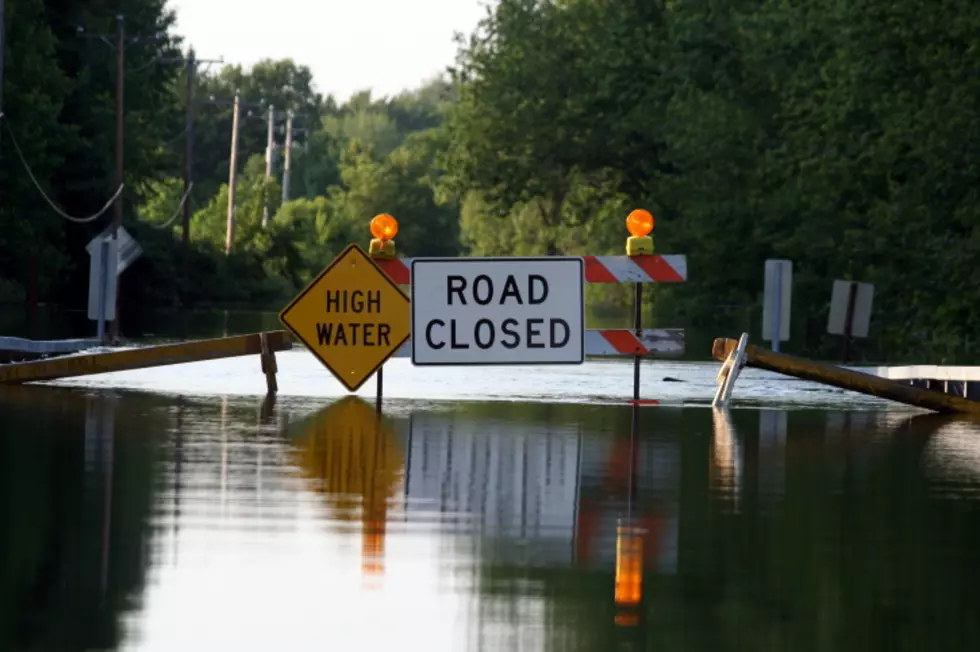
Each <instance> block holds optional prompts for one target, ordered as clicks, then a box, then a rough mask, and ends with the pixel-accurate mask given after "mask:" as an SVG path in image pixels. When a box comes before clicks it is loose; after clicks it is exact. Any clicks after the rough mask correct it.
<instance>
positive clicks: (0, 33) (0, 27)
mask: <svg viewBox="0 0 980 652" xmlns="http://www.w3.org/2000/svg"><path fill="white" fill-rule="evenodd" d="M3 5H4V0H0V122H2V121H3V49H4V47H5V46H4V34H5V29H4V28H5V26H6V23H5V22H4V7H3ZM2 137H3V126H2V125H0V138H2Z"/></svg>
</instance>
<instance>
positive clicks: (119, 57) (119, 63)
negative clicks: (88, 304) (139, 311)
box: [110, 14, 126, 341]
mask: <svg viewBox="0 0 980 652" xmlns="http://www.w3.org/2000/svg"><path fill="white" fill-rule="evenodd" d="M125 59H126V27H125V25H124V24H123V16H122V14H119V15H118V16H116V187H117V188H118V187H119V186H121V185H122V184H123V134H124V133H125V131H126V130H125V129H124V128H123V104H124V103H123V93H124V92H125V79H126V69H125V67H124V66H125ZM122 202H123V198H122V193H119V196H118V197H116V203H115V206H113V209H114V211H115V214H116V215H115V219H114V220H113V222H112V239H113V240H115V241H116V245H118V244H119V227H120V226H122V221H123V205H122ZM115 262H116V261H113V268H114V267H115ZM110 273H113V274H115V273H116V270H115V269H112V270H111V271H110ZM119 276H121V274H120V275H119ZM121 280H122V279H121V278H116V318H115V319H113V320H112V339H113V341H116V340H118V339H119V316H120V315H119V309H120V307H121V304H122V301H121V300H120V297H121V295H122V292H121V291H120V289H119V288H120V283H119V281H121Z"/></svg>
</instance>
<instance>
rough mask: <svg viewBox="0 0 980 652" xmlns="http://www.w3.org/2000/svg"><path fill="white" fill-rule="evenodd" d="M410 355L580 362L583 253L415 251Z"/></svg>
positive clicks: (425, 360) (440, 360)
mask: <svg viewBox="0 0 980 652" xmlns="http://www.w3.org/2000/svg"><path fill="white" fill-rule="evenodd" d="M411 279H412V282H411V283H412V292H411V294H412V362H413V363H414V364H416V365H419V366H425V365H522V364H581V363H582V362H584V361H585V285H584V284H585V274H584V262H583V260H582V259H581V258H566V257H547V258H416V259H414V260H413V261H412V274H411Z"/></svg>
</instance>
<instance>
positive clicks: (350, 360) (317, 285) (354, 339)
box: [279, 244, 411, 392]
mask: <svg viewBox="0 0 980 652" xmlns="http://www.w3.org/2000/svg"><path fill="white" fill-rule="evenodd" d="M279 320H280V321H281V322H282V323H283V324H284V325H285V326H286V328H288V329H289V330H290V331H291V332H292V333H293V335H295V336H296V337H297V338H298V339H299V340H300V341H301V342H302V343H303V344H304V345H306V348H308V349H309V350H310V351H311V352H312V353H313V355H315V356H316V357H317V358H318V359H319V360H320V362H322V363H323V365H324V366H325V367H326V368H327V369H329V370H330V371H331V372H333V375H334V376H336V377H337V380H339V381H340V382H341V383H342V384H343V385H344V387H346V388H347V389H348V390H350V391H352V392H353V391H356V390H357V389H358V388H359V387H360V386H361V385H363V384H364V382H365V381H366V380H367V379H368V378H370V377H371V375H372V374H374V372H376V371H377V370H378V369H379V368H380V367H381V365H383V364H384V363H385V361H386V360H387V359H388V358H390V357H391V356H392V354H394V353H395V352H396V351H397V350H398V349H399V348H400V347H401V346H402V345H403V344H404V343H405V342H406V341H407V340H408V337H409V334H410V332H411V331H410V330H409V329H410V327H411V324H410V311H409V303H408V297H407V296H405V293H404V292H402V291H401V289H400V288H399V287H398V286H397V285H395V283H394V282H393V281H392V280H391V279H390V278H388V275H387V274H385V273H384V272H383V271H381V269H379V268H378V266H377V265H376V264H375V263H374V261H373V260H371V258H369V257H368V255H367V254H366V253H364V250H363V249H361V248H360V247H359V246H357V245H356V244H354V245H350V246H349V247H347V248H346V249H345V250H344V251H343V252H342V253H341V254H340V255H339V256H337V258H335V259H334V261H333V262H332V263H330V265H328V266H327V268H326V269H324V270H323V271H322V272H320V275H319V276H317V277H316V278H315V279H313V280H312V281H311V282H310V284H309V285H307V286H306V288H305V289H304V290H303V291H302V292H300V293H299V295H298V296H297V297H296V298H295V299H293V300H292V301H291V302H290V303H289V305H287V306H286V307H285V308H283V310H282V312H280V313H279Z"/></svg>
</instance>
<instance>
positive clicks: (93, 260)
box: [85, 226, 143, 344]
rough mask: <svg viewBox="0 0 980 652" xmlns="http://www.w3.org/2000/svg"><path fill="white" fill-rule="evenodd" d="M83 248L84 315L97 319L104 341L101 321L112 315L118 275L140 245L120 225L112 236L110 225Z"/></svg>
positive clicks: (103, 341)
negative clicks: (86, 260)
mask: <svg viewBox="0 0 980 652" xmlns="http://www.w3.org/2000/svg"><path fill="white" fill-rule="evenodd" d="M85 251H87V252H88V255H89V277H88V278H89V281H88V318H89V319H91V320H92V321H95V322H97V323H98V337H99V340H100V341H101V342H102V343H103V344H105V323H106V322H107V321H115V319H116V285H117V283H118V280H119V276H120V275H121V274H122V273H123V272H125V271H126V269H127V268H128V267H129V266H130V265H132V264H133V263H134V262H136V259H137V258H139V257H140V256H141V255H142V253H143V248H142V247H140V245H139V243H138V242H136V240H134V239H133V238H132V236H130V235H129V233H128V232H127V231H126V229H124V228H123V227H121V226H120V227H119V230H118V237H113V236H112V227H111V226H110V227H108V228H106V229H105V230H104V231H103V232H102V233H100V234H99V235H97V236H95V237H94V238H92V239H91V240H90V241H89V243H88V244H87V245H85Z"/></svg>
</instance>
